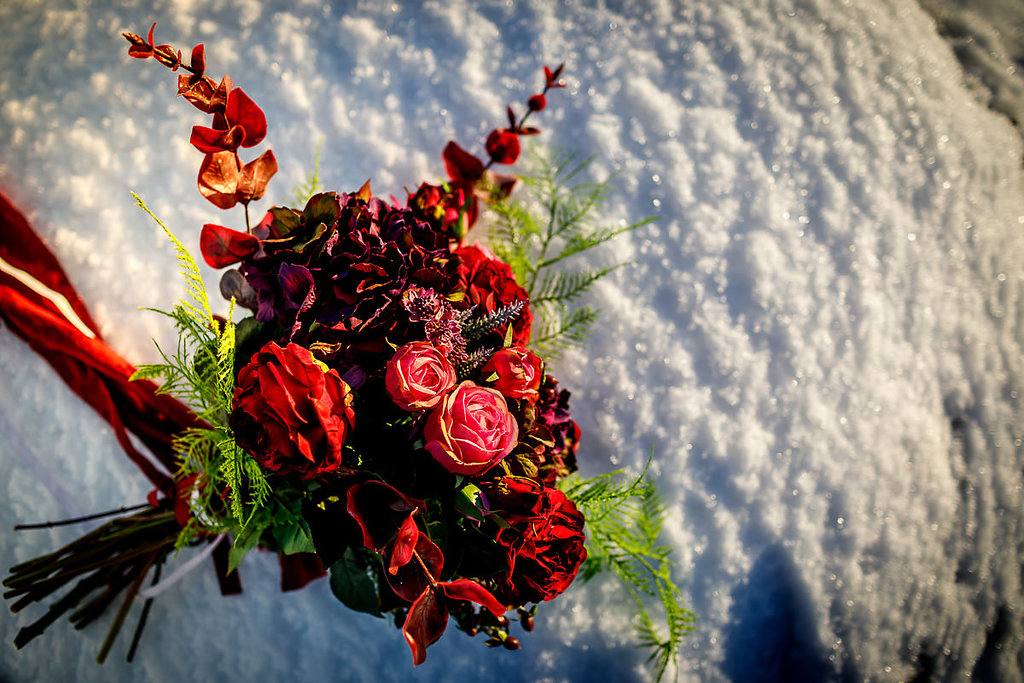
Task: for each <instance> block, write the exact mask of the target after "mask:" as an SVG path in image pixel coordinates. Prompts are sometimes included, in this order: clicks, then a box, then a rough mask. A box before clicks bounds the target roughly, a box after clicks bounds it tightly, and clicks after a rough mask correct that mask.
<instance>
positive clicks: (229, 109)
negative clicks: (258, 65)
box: [224, 88, 267, 147]
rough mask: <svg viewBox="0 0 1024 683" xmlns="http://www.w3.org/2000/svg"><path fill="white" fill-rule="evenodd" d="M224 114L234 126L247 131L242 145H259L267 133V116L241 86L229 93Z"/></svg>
mask: <svg viewBox="0 0 1024 683" xmlns="http://www.w3.org/2000/svg"><path fill="white" fill-rule="evenodd" d="M224 116H225V117H226V118H227V120H228V123H230V124H231V125H232V126H241V127H242V129H243V130H244V131H245V139H244V140H243V141H242V147H252V146H254V145H258V144H259V143H260V142H262V141H263V138H264V137H266V135H267V117H266V116H265V115H264V114H263V110H262V109H260V108H259V107H257V106H256V103H255V102H253V101H252V100H251V99H249V96H248V95H246V94H245V92H244V91H243V90H242V89H241V88H234V89H232V90H231V91H230V92H229V93H228V94H227V104H226V105H225V107H224Z"/></svg>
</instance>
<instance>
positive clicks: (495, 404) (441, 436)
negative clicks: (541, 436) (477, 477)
mask: <svg viewBox="0 0 1024 683" xmlns="http://www.w3.org/2000/svg"><path fill="white" fill-rule="evenodd" d="M423 435H424V437H425V438H426V441H427V446H426V448H427V451H428V452H429V453H430V455H432V456H433V457H434V459H435V460H437V461H438V462H439V463H441V465H443V466H444V468H445V469H446V470H448V471H449V472H452V473H454V474H470V475H472V474H480V473H482V472H484V471H486V470H488V469H490V467H491V466H492V465H494V464H495V463H497V462H498V461H499V460H501V459H502V458H504V457H505V456H506V455H508V454H509V453H511V452H512V449H513V448H515V446H516V443H517V441H518V440H519V425H518V423H517V422H516V419H515V417H513V416H512V414H511V413H509V412H508V404H507V403H505V398H504V397H503V396H502V395H501V394H500V393H498V392H497V391H495V390H494V389H487V388H485V387H479V386H477V385H476V384H474V383H473V382H470V381H468V380H467V381H464V382H463V383H462V384H460V385H459V386H458V387H456V388H455V390H454V391H452V392H451V393H450V394H448V395H447V396H445V397H444V400H442V401H441V403H440V404H439V405H438V406H437V407H436V408H434V412H432V413H431V414H430V416H429V417H428V418H427V424H426V427H425V428H424V430H423Z"/></svg>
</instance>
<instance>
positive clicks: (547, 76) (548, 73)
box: [544, 64, 555, 87]
mask: <svg viewBox="0 0 1024 683" xmlns="http://www.w3.org/2000/svg"><path fill="white" fill-rule="evenodd" d="M553 80H555V75H554V74H553V73H551V69H549V68H548V65H547V64H545V65H544V83H545V84H546V85H548V86H549V87H550V86H551V82H552V81H553Z"/></svg>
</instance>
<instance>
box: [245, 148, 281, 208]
mask: <svg viewBox="0 0 1024 683" xmlns="http://www.w3.org/2000/svg"><path fill="white" fill-rule="evenodd" d="M275 173H277V159H275V158H274V153H273V152H271V151H270V150H269V149H268V150H267V151H266V152H264V153H263V154H261V155H259V156H258V157H257V158H255V159H253V160H252V161H250V162H249V163H247V164H246V165H245V166H244V167H243V168H242V174H241V176H239V178H238V201H240V202H242V203H243V204H248V203H249V202H250V201H253V200H256V199H261V198H262V197H263V193H264V192H266V191H267V183H268V182H270V179H271V178H273V177H274V174H275Z"/></svg>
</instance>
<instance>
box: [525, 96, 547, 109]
mask: <svg viewBox="0 0 1024 683" xmlns="http://www.w3.org/2000/svg"><path fill="white" fill-rule="evenodd" d="M526 106H528V107H529V108H530V111H544V107H546V106H548V98H546V97H545V96H544V93H537V94H536V95H534V96H533V97H531V98H530V99H528V100H526Z"/></svg>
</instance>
